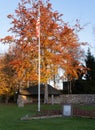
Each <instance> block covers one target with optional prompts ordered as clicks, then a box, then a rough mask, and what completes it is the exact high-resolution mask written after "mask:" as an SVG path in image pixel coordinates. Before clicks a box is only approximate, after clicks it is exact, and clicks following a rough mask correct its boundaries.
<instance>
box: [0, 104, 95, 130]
mask: <svg viewBox="0 0 95 130" xmlns="http://www.w3.org/2000/svg"><path fill="white" fill-rule="evenodd" d="M55 108H56V109H60V106H59V105H54V106H53V105H52V106H51V105H45V106H42V107H41V109H55ZM36 111H37V105H25V107H23V108H18V107H17V105H14V104H10V105H4V104H1V105H0V130H53V129H54V130H95V119H88V118H77V117H72V118H66V117H65V118H64V117H60V118H51V119H40V120H29V121H21V120H20V118H21V117H23V116H24V115H26V114H34V113H35V112H36Z"/></svg>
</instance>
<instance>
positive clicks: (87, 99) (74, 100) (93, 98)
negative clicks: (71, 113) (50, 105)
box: [54, 94, 95, 104]
mask: <svg viewBox="0 0 95 130" xmlns="http://www.w3.org/2000/svg"><path fill="white" fill-rule="evenodd" d="M54 103H63V104H95V94H64V95H60V96H59V97H57V98H55V100H54Z"/></svg>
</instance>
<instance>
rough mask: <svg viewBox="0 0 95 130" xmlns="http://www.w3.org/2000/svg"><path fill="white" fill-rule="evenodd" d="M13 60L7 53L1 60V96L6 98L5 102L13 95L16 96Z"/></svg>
mask: <svg viewBox="0 0 95 130" xmlns="http://www.w3.org/2000/svg"><path fill="white" fill-rule="evenodd" d="M11 60H12V55H10V54H9V53H6V54H5V55H4V56H2V57H1V58H0V95H3V96H5V102H6V103H8V100H9V98H10V96H11V95H14V92H15V91H14V89H15V87H14V78H13V77H14V73H15V71H14V70H13V68H12V66H11V65H10V61H11Z"/></svg>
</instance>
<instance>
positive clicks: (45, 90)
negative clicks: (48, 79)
mask: <svg viewBox="0 0 95 130" xmlns="http://www.w3.org/2000/svg"><path fill="white" fill-rule="evenodd" d="M44 104H48V85H47V84H45V89H44Z"/></svg>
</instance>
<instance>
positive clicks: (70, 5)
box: [0, 0, 95, 54]
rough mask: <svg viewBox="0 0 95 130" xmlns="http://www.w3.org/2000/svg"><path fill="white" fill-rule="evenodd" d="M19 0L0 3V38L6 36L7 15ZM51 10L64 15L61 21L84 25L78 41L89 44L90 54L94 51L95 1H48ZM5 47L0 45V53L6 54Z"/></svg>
mask: <svg viewBox="0 0 95 130" xmlns="http://www.w3.org/2000/svg"><path fill="white" fill-rule="evenodd" d="M18 2H20V0H1V1H0V38H1V37H4V36H6V35H8V34H9V33H8V32H7V30H8V29H9V28H10V27H11V25H10V22H11V21H10V20H9V19H8V18H7V15H8V14H13V13H14V10H15V9H16V7H17V4H18ZM50 2H51V3H52V6H53V9H54V10H57V11H58V12H59V13H62V14H64V15H63V20H64V21H65V22H69V24H70V25H73V24H74V23H75V21H76V19H79V20H80V24H81V25H86V26H85V28H84V30H83V31H81V32H80V34H79V38H80V41H83V42H89V44H90V45H91V46H92V52H93V54H94V51H95V45H94V44H95V32H94V28H95V0H50ZM6 50H7V47H6V46H3V45H1V43H0V53H4V52H6Z"/></svg>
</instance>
